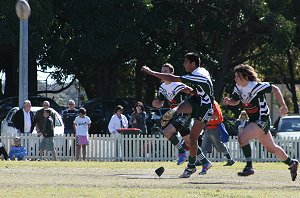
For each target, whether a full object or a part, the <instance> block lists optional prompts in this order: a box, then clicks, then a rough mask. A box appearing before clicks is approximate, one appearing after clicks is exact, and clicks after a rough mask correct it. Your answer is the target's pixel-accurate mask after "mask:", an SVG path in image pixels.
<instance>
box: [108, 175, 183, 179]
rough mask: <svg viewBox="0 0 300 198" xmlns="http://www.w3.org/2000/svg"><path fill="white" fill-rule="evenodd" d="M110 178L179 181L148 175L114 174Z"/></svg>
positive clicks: (167, 177)
mask: <svg viewBox="0 0 300 198" xmlns="http://www.w3.org/2000/svg"><path fill="white" fill-rule="evenodd" d="M111 176H118V177H126V179H179V178H178V177H170V176H164V175H163V176H161V177H158V176H157V175H154V174H153V175H148V174H114V175H111Z"/></svg>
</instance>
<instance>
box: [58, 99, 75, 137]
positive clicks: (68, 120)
mask: <svg viewBox="0 0 300 198" xmlns="http://www.w3.org/2000/svg"><path fill="white" fill-rule="evenodd" d="M68 105H69V109H67V110H65V111H64V112H63V115H62V120H63V122H64V126H65V128H64V134H65V135H68V134H69V135H72V134H73V135H74V136H75V134H76V132H75V129H74V127H73V122H74V120H75V118H76V117H77V116H78V109H75V101H74V100H69V103H68Z"/></svg>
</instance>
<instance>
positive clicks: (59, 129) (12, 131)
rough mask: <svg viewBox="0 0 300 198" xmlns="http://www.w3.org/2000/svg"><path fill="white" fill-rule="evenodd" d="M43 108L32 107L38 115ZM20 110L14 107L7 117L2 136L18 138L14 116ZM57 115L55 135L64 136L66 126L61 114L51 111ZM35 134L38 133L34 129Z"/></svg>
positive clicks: (3, 124)
mask: <svg viewBox="0 0 300 198" xmlns="http://www.w3.org/2000/svg"><path fill="white" fill-rule="evenodd" d="M41 108H42V107H31V110H32V111H33V113H36V112H37V111H38V110H39V109H41ZM18 110H19V107H13V108H12V109H11V110H10V111H9V112H8V114H7V116H6V117H5V119H4V120H3V121H2V122H1V135H10V136H17V132H18V130H17V129H16V128H15V126H14V123H13V122H12V120H13V117H14V115H15V114H16V112H17V111H18ZM51 110H52V111H53V112H54V113H55V127H54V134H55V135H63V134H64V124H63V121H62V119H61V116H60V114H59V113H58V112H57V111H56V110H54V109H51ZM33 133H37V132H36V130H35V129H34V131H33Z"/></svg>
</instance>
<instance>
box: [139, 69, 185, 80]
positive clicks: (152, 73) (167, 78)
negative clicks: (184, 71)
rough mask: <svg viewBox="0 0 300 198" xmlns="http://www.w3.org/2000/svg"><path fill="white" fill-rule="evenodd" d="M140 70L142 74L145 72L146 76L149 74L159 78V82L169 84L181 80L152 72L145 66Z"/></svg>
mask: <svg viewBox="0 0 300 198" xmlns="http://www.w3.org/2000/svg"><path fill="white" fill-rule="evenodd" d="M141 70H142V71H143V72H145V73H146V74H149V75H151V76H154V77H156V78H159V79H161V80H165V81H169V82H181V79H180V77H179V76H175V75H172V74H165V73H160V72H156V71H152V70H151V69H150V68H149V67H147V66H143V67H142V69H141Z"/></svg>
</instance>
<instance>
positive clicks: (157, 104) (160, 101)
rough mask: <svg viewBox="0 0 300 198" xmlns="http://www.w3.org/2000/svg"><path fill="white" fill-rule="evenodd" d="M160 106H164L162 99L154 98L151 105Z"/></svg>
mask: <svg viewBox="0 0 300 198" xmlns="http://www.w3.org/2000/svg"><path fill="white" fill-rule="evenodd" d="M162 106H164V101H163V100H158V99H155V100H153V101H152V107H155V108H161V107H162Z"/></svg>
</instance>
